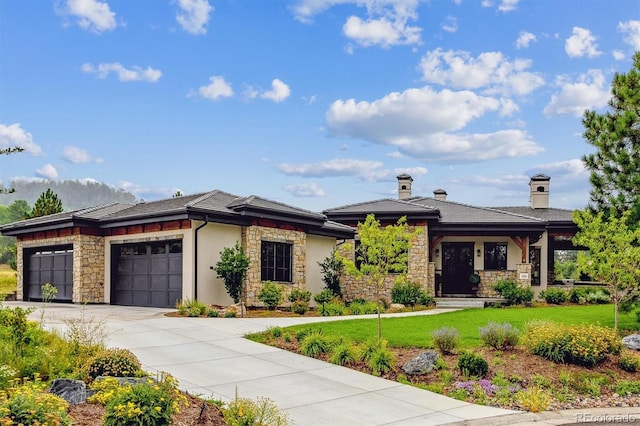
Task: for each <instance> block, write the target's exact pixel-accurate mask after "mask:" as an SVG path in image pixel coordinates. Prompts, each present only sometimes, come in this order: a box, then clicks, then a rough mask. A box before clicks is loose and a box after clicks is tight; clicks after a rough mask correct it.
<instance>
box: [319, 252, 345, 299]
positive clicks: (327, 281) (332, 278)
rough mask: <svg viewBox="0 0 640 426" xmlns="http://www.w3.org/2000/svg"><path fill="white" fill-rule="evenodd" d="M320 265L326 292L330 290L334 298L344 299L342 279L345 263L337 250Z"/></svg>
mask: <svg viewBox="0 0 640 426" xmlns="http://www.w3.org/2000/svg"><path fill="white" fill-rule="evenodd" d="M318 265H319V266H320V271H321V272H322V282H324V285H325V287H326V290H329V291H330V292H331V294H332V296H336V297H342V289H341V288H340V277H341V276H342V274H343V273H344V262H343V261H342V259H341V258H340V256H339V255H338V253H337V251H336V249H335V248H334V249H333V250H332V251H331V254H330V255H329V256H327V257H326V258H325V259H324V260H323V261H322V262H318ZM318 303H320V302H318Z"/></svg>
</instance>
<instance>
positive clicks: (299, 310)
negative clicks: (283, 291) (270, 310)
mask: <svg viewBox="0 0 640 426" xmlns="http://www.w3.org/2000/svg"><path fill="white" fill-rule="evenodd" d="M291 312H293V313H294V314H298V315H304V314H306V313H307V312H309V303H307V302H305V301H304V300H296V301H295V302H293V303H292V304H291Z"/></svg>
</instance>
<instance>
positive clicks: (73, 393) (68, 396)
mask: <svg viewBox="0 0 640 426" xmlns="http://www.w3.org/2000/svg"><path fill="white" fill-rule="evenodd" d="M49 393H52V394H54V395H56V396H59V397H60V398H62V399H64V400H65V401H67V402H68V403H69V405H78V404H82V403H83V402H85V401H86V400H87V385H85V383H84V382H83V381H82V380H72V379H55V380H54V381H53V382H52V383H51V386H50V387H49Z"/></svg>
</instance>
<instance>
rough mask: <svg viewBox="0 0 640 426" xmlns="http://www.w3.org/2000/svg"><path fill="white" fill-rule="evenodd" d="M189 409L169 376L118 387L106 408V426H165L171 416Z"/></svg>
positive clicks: (185, 399) (169, 422)
mask: <svg viewBox="0 0 640 426" xmlns="http://www.w3.org/2000/svg"><path fill="white" fill-rule="evenodd" d="M186 406H188V402H187V398H186V396H184V395H183V394H182V393H180V391H179V390H178V387H177V382H176V380H175V379H174V378H173V377H171V376H170V375H162V376H161V377H160V378H159V380H152V379H147V380H145V381H142V382H140V383H138V384H135V385H133V386H129V385H125V386H120V387H118V388H117V390H116V391H115V392H114V393H113V396H112V397H111V398H110V399H109V400H108V402H107V403H106V405H105V415H104V423H103V424H104V425H105V426H128V425H132V424H140V425H168V424H171V416H172V415H173V414H174V413H178V412H180V409H181V408H182V407H186Z"/></svg>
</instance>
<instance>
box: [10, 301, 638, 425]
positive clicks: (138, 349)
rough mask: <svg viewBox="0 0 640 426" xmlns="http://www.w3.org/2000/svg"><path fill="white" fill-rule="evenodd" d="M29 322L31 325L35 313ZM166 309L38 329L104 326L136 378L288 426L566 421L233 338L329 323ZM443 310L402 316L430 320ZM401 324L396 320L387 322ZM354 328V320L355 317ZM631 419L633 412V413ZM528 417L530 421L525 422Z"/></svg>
mask: <svg viewBox="0 0 640 426" xmlns="http://www.w3.org/2000/svg"><path fill="white" fill-rule="evenodd" d="M5 304H6V305H18V306H35V307H36V311H35V312H34V313H33V314H32V318H33V319H40V316H41V314H42V312H43V311H42V304H37V303H23V302H5ZM168 311H169V310H166V309H156V308H137V307H119V306H108V305H92V306H79V305H69V304H50V305H48V306H47V307H46V309H45V310H44V318H45V324H46V325H47V327H50V328H52V329H58V330H60V331H63V330H64V328H65V319H69V318H81V317H83V316H84V318H85V321H94V322H97V321H104V324H105V327H106V328H107V329H108V330H109V339H108V345H109V346H112V347H120V348H127V349H130V350H131V351H132V352H133V353H135V354H136V356H138V358H139V359H140V361H141V362H142V364H143V367H144V369H145V370H147V371H149V372H153V371H165V372H168V373H170V374H171V375H173V376H174V377H175V378H177V379H178V380H179V383H180V388H181V389H183V390H185V391H188V392H191V393H193V394H198V395H201V396H204V397H213V398H216V399H221V400H224V401H229V400H231V399H233V398H234V396H235V395H236V393H237V394H238V395H239V396H241V397H247V398H252V399H254V398H257V397H267V398H269V399H271V400H272V401H273V402H274V403H275V404H276V405H277V406H278V407H279V408H280V409H282V410H284V411H286V412H288V413H289V417H290V419H291V420H292V421H293V422H294V423H295V424H296V425H349V426H351V425H353V426H356V425H440V424H469V425H493V424H526V423H528V422H537V423H536V424H565V423H572V422H576V418H577V417H576V414H575V413H573V414H571V413H566V415H563V414H559V415H558V414H556V415H555V416H553V418H549V419H548V420H549V421H552V422H553V423H545V420H546V419H544V418H542V417H535V416H536V415H532V414H530V413H518V412H514V411H509V410H503V409H499V408H494V407H486V406H480V405H474V404H469V403H466V402H462V401H458V400H455V399H452V398H448V397H445V396H443V395H439V394H436V393H433V392H429V391H425V390H421V389H418V388H415V387H412V386H407V385H403V384H400V383H397V382H393V381H389V380H385V379H381V378H378V377H374V376H371V375H368V374H365V373H360V372H358V371H354V370H351V369H349V368H345V367H340V366H336V365H333V364H329V363H325V362H323V361H319V360H316V359H313V358H308V357H304V356H301V355H297V354H294V353H290V352H287V351H283V350H280V349H277V348H273V347H270V346H267V345H263V344H260V343H255V342H252V341H249V340H246V339H244V338H242V336H243V335H245V334H246V333H250V332H257V331H262V330H266V329H267V328H268V327H271V326H274V325H279V326H289V325H294V324H301V323H311V322H320V321H327V320H336V319H344V320H346V319H348V317H338V318H336V317H331V318H320V317H314V318H308V317H304V318H259V319H258V318H245V319H241V318H217V319H213V318H170V317H166V316H164V313H165V312H168ZM442 311H444V310H431V311H423V312H416V313H412V314H414V315H432V314H437V313H439V312H442ZM394 315H403V314H394ZM358 318H362V316H360V317H358ZM636 412H637V415H636V417H635V418H636V419H640V409H638V410H636ZM532 416H534V417H532Z"/></svg>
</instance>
